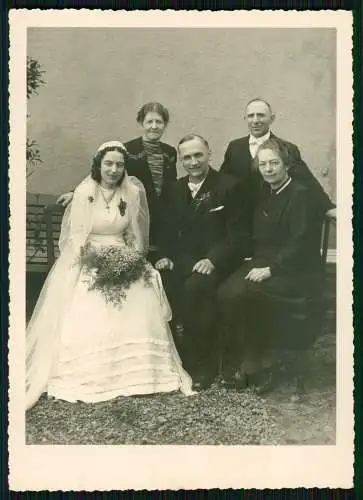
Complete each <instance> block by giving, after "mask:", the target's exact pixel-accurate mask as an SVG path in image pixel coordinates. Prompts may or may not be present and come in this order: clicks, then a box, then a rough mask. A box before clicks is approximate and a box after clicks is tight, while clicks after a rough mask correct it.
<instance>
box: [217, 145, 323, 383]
mask: <svg viewBox="0 0 363 500" xmlns="http://www.w3.org/2000/svg"><path fill="white" fill-rule="evenodd" d="M255 163H256V168H258V169H259V171H260V173H261V175H262V177H263V180H264V185H263V188H262V190H261V196H260V200H259V203H258V205H257V207H256V209H255V212H254V220H253V238H252V239H253V244H252V247H253V256H252V258H251V259H250V260H249V261H246V262H245V263H244V265H243V266H242V268H240V269H239V270H237V271H236V272H235V273H234V274H233V275H231V276H230V277H229V278H228V279H227V280H226V281H225V282H224V283H222V285H221V287H220V289H219V291H218V301H219V306H220V313H221V320H222V324H223V325H224V328H225V329H226V331H227V332H226V333H227V339H228V350H229V351H230V353H235V354H236V353H237V356H238V357H239V359H238V365H239V369H238V370H237V372H236V374H235V377H234V382H235V385H237V387H239V388H245V387H246V386H247V385H249V386H255V387H256V388H257V390H258V389H259V388H260V389H261V390H262V388H266V387H270V385H271V373H272V367H271V364H270V363H267V366H264V361H266V360H268V358H269V353H270V351H271V350H272V349H275V348H279V347H282V348H284V347H286V348H289V349H291V348H293V349H294V348H297V349H300V348H302V347H307V346H309V345H311V343H312V342H313V341H314V335H316V329H315V330H314V328H307V327H306V325H307V323H306V319H307V316H308V315H309V314H310V313H309V311H308V307H302V306H304V305H306V306H307V305H308V304H310V303H314V300H310V299H314V298H316V297H319V295H320V293H321V285H322V267H321V257H320V234H321V219H320V218H319V217H316V214H315V211H316V209H315V208H314V205H313V204H312V202H311V196H309V191H308V189H307V188H306V187H304V186H302V185H300V184H299V183H297V182H296V181H294V180H293V179H291V178H290V177H289V158H288V153H287V151H286V150H285V149H284V146H283V144H281V143H280V142H278V141H276V140H275V139H272V138H271V139H269V140H267V141H266V142H264V143H263V144H262V145H261V146H260V148H259V150H258V152H257V155H256V159H255ZM315 303H316V302H315ZM311 317H312V316H311ZM317 317H318V315H317ZM241 358H242V362H241ZM230 361H231V359H230ZM234 361H235V362H236V361H237V360H236V359H234ZM232 362H233V360H232ZM268 365H270V366H268ZM235 366H236V365H235ZM232 385H233V384H232Z"/></svg>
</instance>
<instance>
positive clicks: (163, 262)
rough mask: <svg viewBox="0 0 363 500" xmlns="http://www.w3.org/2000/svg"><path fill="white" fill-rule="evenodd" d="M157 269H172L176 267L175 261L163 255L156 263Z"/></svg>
mask: <svg viewBox="0 0 363 500" xmlns="http://www.w3.org/2000/svg"><path fill="white" fill-rule="evenodd" d="M155 269H157V270H158V271H165V270H169V271H172V270H173V269H174V262H173V261H172V260H171V259H169V258H168V257H163V258H162V259H159V260H158V261H157V262H156V263H155Z"/></svg>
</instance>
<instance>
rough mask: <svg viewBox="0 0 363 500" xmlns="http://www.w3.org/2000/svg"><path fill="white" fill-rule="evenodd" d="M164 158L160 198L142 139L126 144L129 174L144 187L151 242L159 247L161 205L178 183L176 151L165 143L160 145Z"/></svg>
mask: <svg viewBox="0 0 363 500" xmlns="http://www.w3.org/2000/svg"><path fill="white" fill-rule="evenodd" d="M160 146H161V150H162V152H163V156H164V169H163V183H162V189H161V193H160V196H158V195H157V193H156V190H155V186H154V183H153V180H152V176H151V171H150V168H149V165H148V163H147V156H146V151H145V149H144V147H143V142H142V138H141V137H138V138H137V139H133V140H131V141H128V142H126V143H125V147H126V149H127V151H128V152H129V154H130V157H129V159H128V161H127V166H126V168H127V172H128V174H129V175H133V176H135V177H137V178H138V179H139V180H140V181H141V182H142V183H143V185H144V187H145V191H146V196H147V201H148V204H149V211H150V242H151V244H154V245H158V242H159V238H160V217H161V205H162V204H163V203H166V198H167V197H168V194H169V192H170V187H171V185H172V184H173V183H174V182H175V181H176V177H177V172H176V160H177V154H176V149H175V148H173V147H172V146H169V145H168V144H165V143H164V142H161V143H160Z"/></svg>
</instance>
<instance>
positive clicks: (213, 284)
mask: <svg viewBox="0 0 363 500" xmlns="http://www.w3.org/2000/svg"><path fill="white" fill-rule="evenodd" d="M161 276H162V280H163V284H164V288H165V290H166V294H167V296H168V299H169V301H170V304H171V307H172V310H173V316H174V318H175V319H180V320H181V321H182V323H183V327H184V334H183V345H182V349H181V356H182V360H183V365H184V366H185V368H186V369H187V370H189V371H190V372H191V373H194V372H196V371H198V370H202V371H205V370H210V371H215V370H216V291H217V288H218V284H219V282H220V277H219V275H218V274H217V272H216V271H213V273H212V274H210V275H202V274H198V273H196V272H194V273H191V274H185V273H183V272H182V271H181V270H180V269H178V266H175V268H174V270H173V271H162V272H161Z"/></svg>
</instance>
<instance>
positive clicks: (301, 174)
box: [221, 133, 334, 221]
mask: <svg viewBox="0 0 363 500" xmlns="http://www.w3.org/2000/svg"><path fill="white" fill-rule="evenodd" d="M270 137H271V138H273V139H275V140H277V141H280V142H281V143H282V144H283V145H284V147H285V148H286V149H287V151H288V155H289V159H290V169H289V175H290V176H291V177H292V178H293V179H294V180H296V181H297V182H299V183H300V184H302V185H304V186H306V187H307V188H308V189H309V191H310V192H311V193H312V197H313V199H314V200H315V202H316V207H317V213H319V214H320V215H321V217H322V216H323V215H324V214H325V212H326V211H327V210H329V209H331V208H333V207H334V205H333V203H332V202H331V201H330V199H329V196H328V195H327V194H326V193H325V191H324V190H323V188H322V187H321V185H320V183H319V182H318V181H317V179H316V178H315V177H314V175H313V174H312V172H311V171H310V169H309V168H308V166H307V165H306V163H305V162H304V161H303V160H302V159H301V155H300V151H299V149H298V147H297V146H296V145H295V144H292V143H291V142H288V141H285V140H284V139H280V138H279V137H276V136H275V135H274V134H273V133H271V134H270ZM221 172H224V173H227V174H230V175H233V176H235V177H237V178H238V179H239V180H240V181H241V183H242V186H243V188H244V193H245V194H244V196H245V197H246V198H247V199H248V204H249V212H250V215H249V218H250V221H252V214H253V210H254V208H255V206H256V204H257V201H258V193H259V190H260V187H261V185H262V177H261V175H260V173H259V171H258V169H257V168H256V167H255V165H254V164H253V159H252V156H251V153H250V147H249V136H246V137H241V138H239V139H235V140H233V141H231V142H230V143H229V144H228V147H227V150H226V153H225V157H224V162H223V164H222V166H221Z"/></svg>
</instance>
